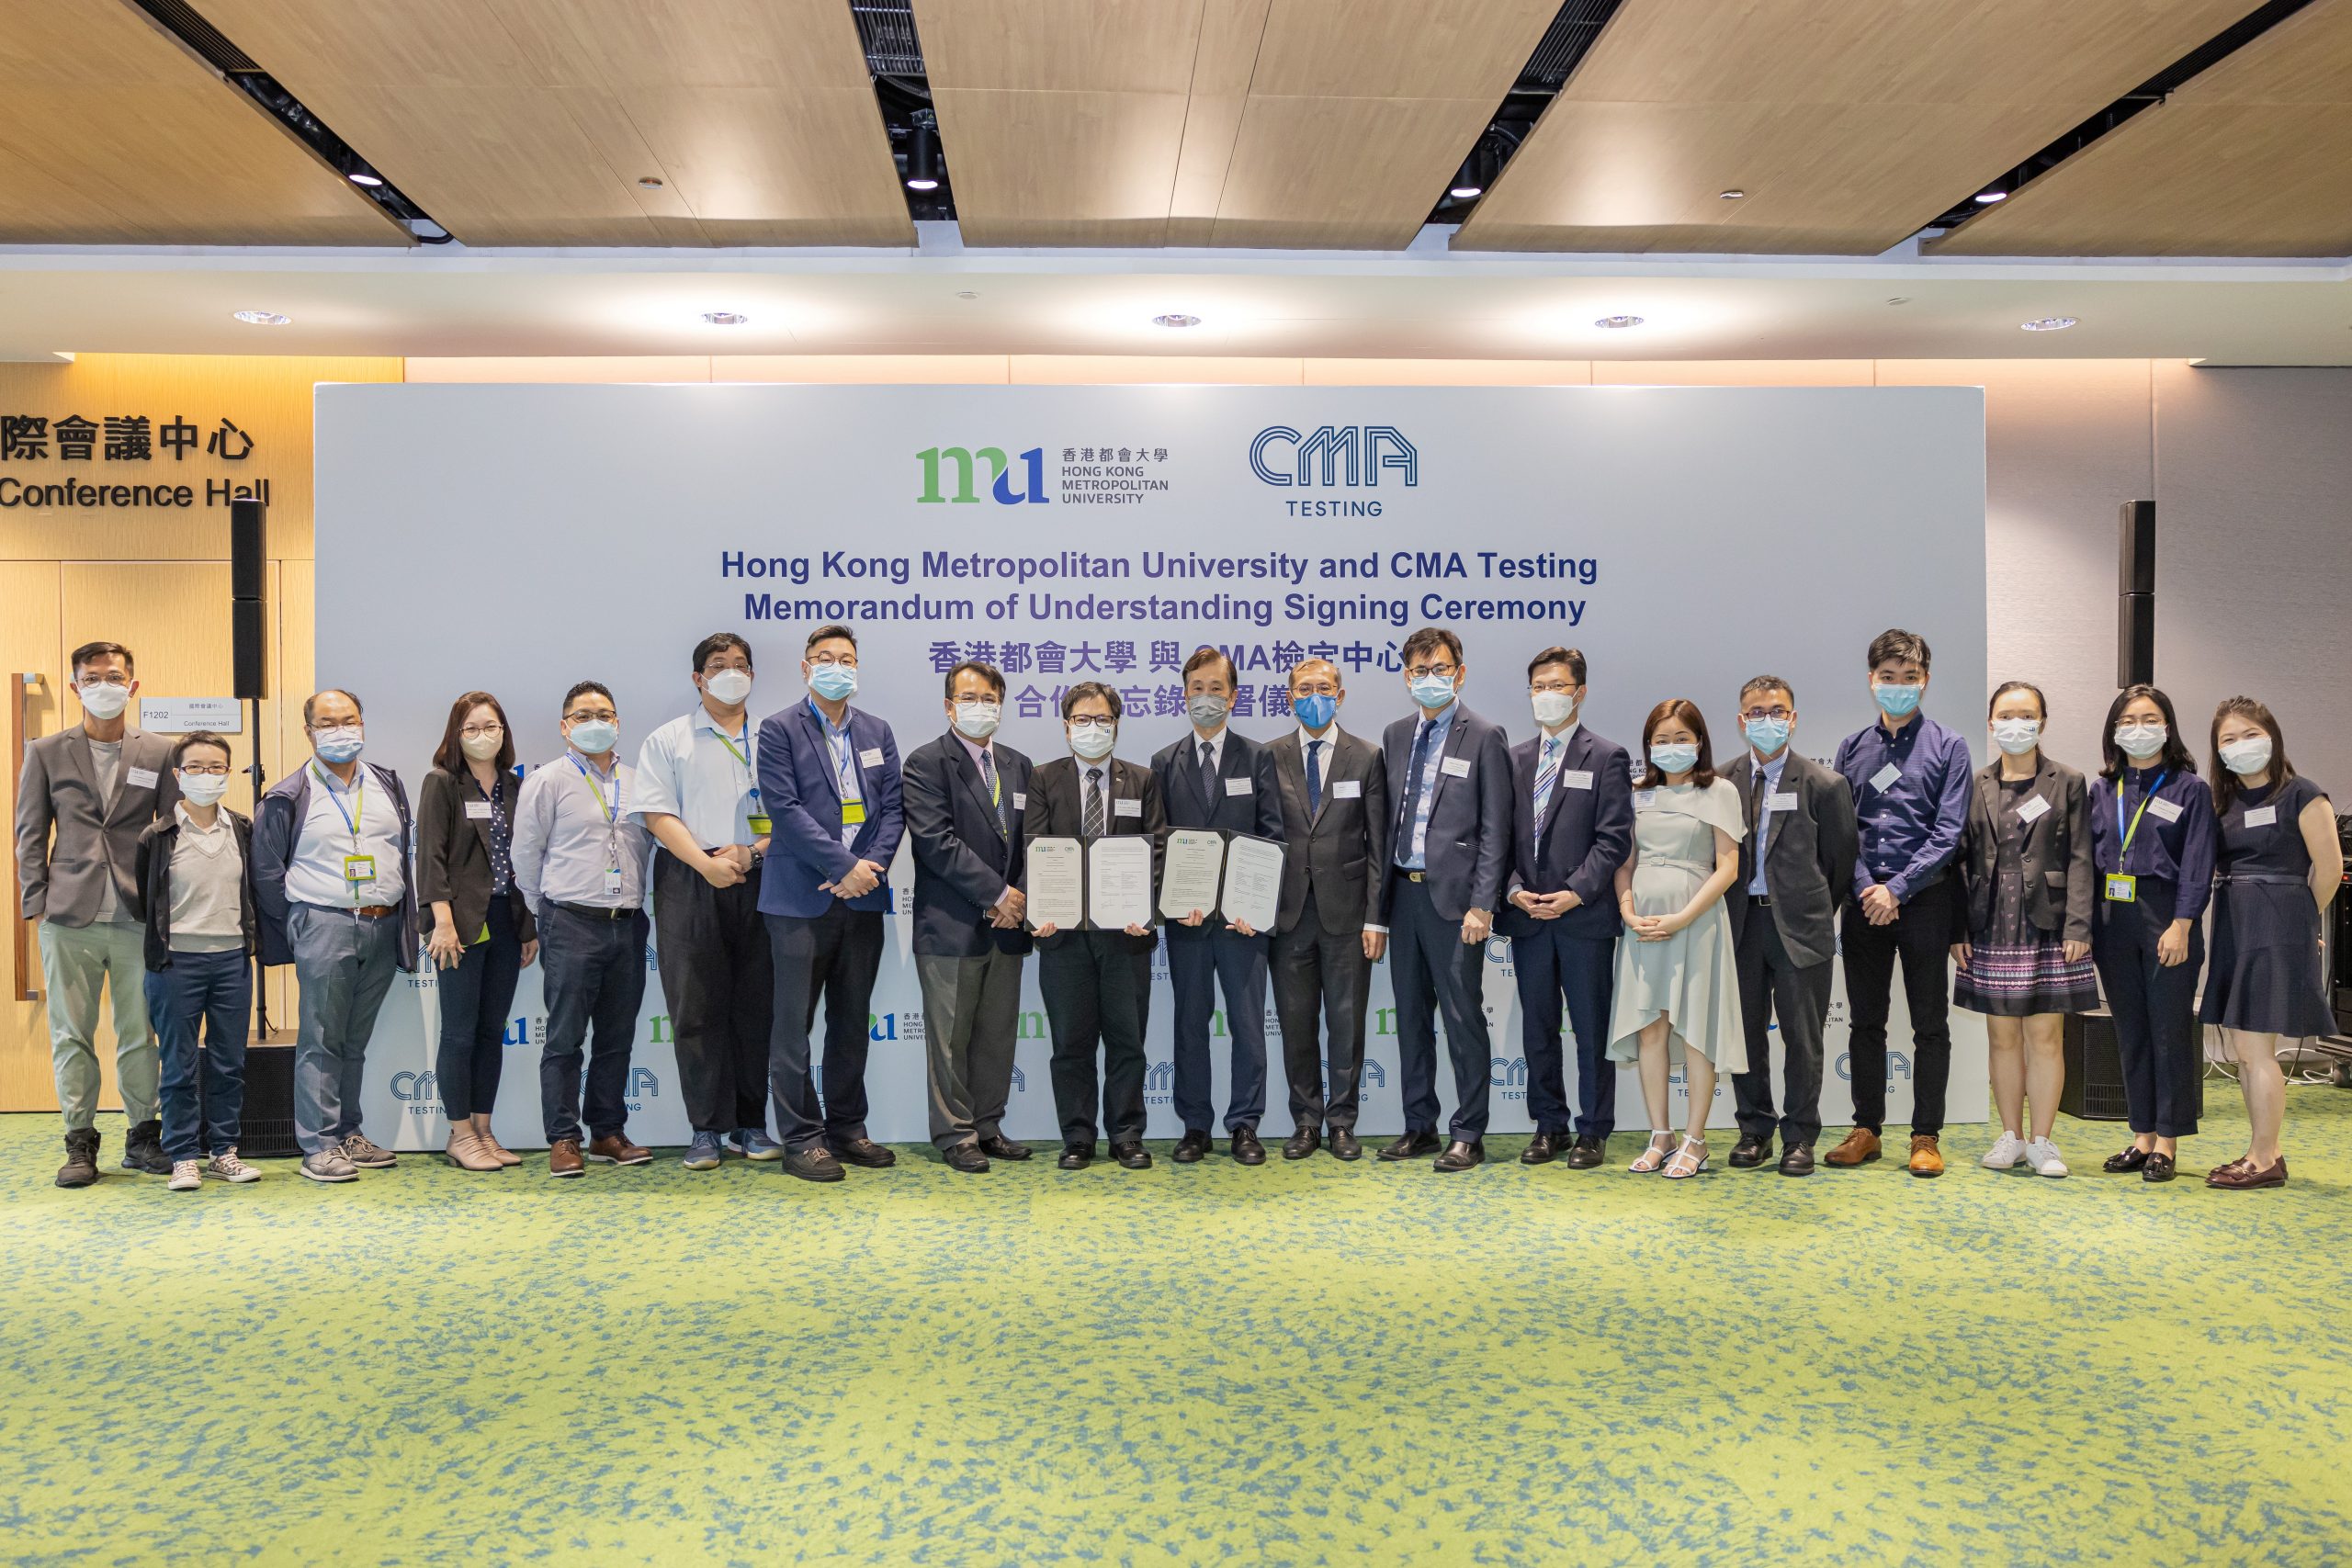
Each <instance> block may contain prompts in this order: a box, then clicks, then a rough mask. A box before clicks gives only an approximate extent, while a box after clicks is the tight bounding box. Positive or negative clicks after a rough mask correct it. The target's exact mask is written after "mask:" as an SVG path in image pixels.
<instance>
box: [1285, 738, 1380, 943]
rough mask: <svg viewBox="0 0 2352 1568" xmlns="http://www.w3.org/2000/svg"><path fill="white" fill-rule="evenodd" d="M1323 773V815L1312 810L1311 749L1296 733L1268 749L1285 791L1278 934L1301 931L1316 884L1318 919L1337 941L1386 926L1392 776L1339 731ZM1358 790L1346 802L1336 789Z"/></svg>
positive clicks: (1365, 744) (1364, 746) (1362, 744)
mask: <svg viewBox="0 0 2352 1568" xmlns="http://www.w3.org/2000/svg"><path fill="white" fill-rule="evenodd" d="M1330 739H1331V740H1332V742H1333V744H1332V745H1331V746H1330V747H1329V753H1330V755H1329V763H1328V765H1327V766H1326V767H1325V769H1324V771H1323V809H1322V810H1320V811H1317V812H1312V813H1310V812H1309V811H1308V810H1307V809H1306V746H1305V745H1304V743H1302V742H1301V741H1300V739H1299V738H1298V731H1297V730H1296V729H1295V728H1294V729H1292V730H1291V731H1290V733H1289V734H1287V735H1283V736H1278V737H1276V738H1275V739H1273V740H1272V741H1270V742H1268V743H1267V746H1266V750H1269V751H1271V752H1272V753H1273V756H1274V776H1275V778H1276V779H1277V780H1279V781H1280V783H1281V786H1282V803H1283V894H1282V912H1281V914H1280V916H1279V918H1278V919H1276V921H1275V924H1274V929H1275V930H1276V931H1292V930H1294V929H1295V928H1296V926H1297V925H1298V922H1299V920H1300V919H1302V918H1303V917H1304V916H1305V915H1306V894H1307V888H1308V885H1309V884H1310V882H1311V883H1312V885H1313V886H1314V889H1315V893H1316V898H1315V915H1316V919H1317V922H1318V923H1320V924H1321V926H1322V928H1323V930H1324V931H1325V932H1326V933H1328V934H1329V935H1331V936H1344V935H1346V934H1347V933H1348V932H1349V931H1362V930H1363V928H1364V927H1365V926H1367V925H1374V926H1376V925H1378V924H1379V923H1380V895H1381V890H1382V888H1383V887H1384V886H1385V885H1386V877H1387V872H1386V867H1387V864H1388V828H1389V818H1390V816H1391V815H1392V813H1391V812H1390V811H1389V809H1388V768H1387V765H1386V764H1385V762H1383V761H1382V760H1381V756H1380V753H1379V752H1378V751H1376V750H1374V749H1373V745H1372V742H1371V741H1369V740H1366V739H1363V737H1361V736H1355V735H1350V734H1348V733H1346V732H1345V731H1344V730H1342V729H1340V727H1339V726H1337V725H1333V726H1332V727H1331V730H1330ZM1333 784H1354V785H1355V786H1356V790H1355V793H1354V794H1353V795H1340V793H1339V792H1338V791H1336V790H1334V789H1333V788H1332V787H1331V786H1332V785H1333Z"/></svg>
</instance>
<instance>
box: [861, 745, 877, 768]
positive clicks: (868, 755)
mask: <svg viewBox="0 0 2352 1568" xmlns="http://www.w3.org/2000/svg"><path fill="white" fill-rule="evenodd" d="M857 765H858V766H859V767H861V768H878V767H880V766H881V765H882V748H881V747H879V746H868V747H867V748H866V749H865V750H863V751H860V752H859V753H858V754H857Z"/></svg>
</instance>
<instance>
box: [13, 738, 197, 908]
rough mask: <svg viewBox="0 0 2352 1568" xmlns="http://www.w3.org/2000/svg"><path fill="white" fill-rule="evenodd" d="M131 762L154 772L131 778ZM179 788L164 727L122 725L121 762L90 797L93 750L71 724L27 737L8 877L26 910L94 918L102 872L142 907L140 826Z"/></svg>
mask: <svg viewBox="0 0 2352 1568" xmlns="http://www.w3.org/2000/svg"><path fill="white" fill-rule="evenodd" d="M134 769H137V770H141V771H145V772H151V773H153V774H154V775H155V777H154V782H153V783H151V784H132V783H131V782H130V775H131V773H132V771H133V770H134ZM179 798H180V789H179V779H178V776H177V775H176V774H175V773H173V772H172V741H171V740H170V739H168V738H166V737H164V736H161V735H149V734H147V733H146V732H144V731H143V730H138V729H133V728H130V727H129V726H128V725H126V726H124V727H123V732H122V770H121V772H120V773H119V774H118V775H117V776H116V778H115V783H114V797H113V798H112V799H110V800H100V799H99V798H98V767H97V760H96V758H94V757H93V756H91V755H90V738H89V735H88V733H87V732H86V731H85V730H84V729H83V728H82V727H81V726H80V725H78V724H77V725H75V726H74V728H71V729H67V730H62V731H60V732H59V733H57V734H55V735H44V736H42V737H41V738H40V739H38V740H36V741H34V742H33V743H32V744H31V745H29V746H28V747H26V748H25V773H24V776H23V777H22V778H20V779H18V780H17V885H18V886H21V887H22V888H23V889H24V893H25V900H24V915H25V919H28V920H49V921H51V922H53V923H55V924H57V925H61V926H86V925H88V924H89V923H90V922H91V921H92V920H95V919H97V918H98V898H99V895H100V892H101V890H102V889H103V888H104V887H105V886H106V879H107V877H112V878H113V879H114V896H115V897H116V899H117V900H118V901H119V903H120V905H121V907H122V909H123V912H124V913H126V914H129V915H131V916H134V917H135V916H137V915H139V914H140V912H141V910H142V909H144V908H145V907H146V905H145V900H144V897H143V892H142V889H141V887H140V886H139V835H140V834H141V832H143V831H145V830H146V827H147V824H148V823H150V822H153V821H154V820H155V819H156V818H158V817H169V816H170V815H171V814H172V807H174V806H176V805H177V804H178V803H179ZM51 829H54V830H55V831H54V835H53V836H52V833H51Z"/></svg>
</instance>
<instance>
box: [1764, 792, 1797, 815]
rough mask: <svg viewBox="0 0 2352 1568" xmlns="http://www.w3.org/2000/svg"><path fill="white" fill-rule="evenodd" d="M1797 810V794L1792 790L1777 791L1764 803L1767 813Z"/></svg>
mask: <svg viewBox="0 0 2352 1568" xmlns="http://www.w3.org/2000/svg"><path fill="white" fill-rule="evenodd" d="M1796 808H1797V792H1796V791H1794V790H1792V789H1776V790H1774V791H1773V792H1772V794H1771V795H1770V798H1769V799H1767V800H1766V801H1765V802H1764V809H1765V810H1767V811H1794V810H1795V809H1796Z"/></svg>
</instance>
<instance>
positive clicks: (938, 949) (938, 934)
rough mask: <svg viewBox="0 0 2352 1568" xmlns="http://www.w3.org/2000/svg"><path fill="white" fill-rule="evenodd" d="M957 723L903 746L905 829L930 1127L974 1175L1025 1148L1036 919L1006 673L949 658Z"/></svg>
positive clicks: (1025, 793) (946, 1155) (955, 1162)
mask: <svg viewBox="0 0 2352 1568" xmlns="http://www.w3.org/2000/svg"><path fill="white" fill-rule="evenodd" d="M944 706H945V708H946V709H947V717H948V721H949V723H950V725H951V726H952V727H953V728H950V729H949V730H948V732H947V733H946V734H944V735H943V736H941V737H940V738H939V739H936V740H933V741H932V742H931V743H930V744H928V745H925V746H919V747H917V748H916V749H915V750H914V752H913V753H912V754H911V755H910V756H909V757H908V758H907V771H906V777H905V779H904V781H903V783H904V788H905V792H906V812H907V839H908V841H909V842H910V844H911V845H912V846H913V848H914V856H915V906H914V908H915V935H914V949H915V977H916V979H917V980H918V981H920V982H921V984H922V1038H923V1063H924V1067H925V1071H926V1076H927V1077H928V1078H929V1081H930V1085H931V1141H932V1143H933V1145H934V1146H935V1147H937V1148H938V1150H939V1152H940V1156H941V1157H942V1158H943V1159H944V1160H945V1162H946V1163H947V1166H948V1168H950V1169H953V1170H960V1171H963V1172H965V1173H966V1174H967V1175H977V1174H978V1173H979V1172H981V1171H984V1170H986V1169H988V1168H989V1158H990V1157H991V1156H993V1157H995V1158H997V1159H1016V1160H1017V1159H1027V1158H1028V1157H1029V1150H1028V1149H1027V1147H1025V1146H1024V1145H1021V1144H1016V1143H1014V1142H1013V1141H1012V1139H1011V1138H1008V1137H1006V1136H1005V1135H1004V1129H1003V1125H1002V1123H1003V1121H1004V1107H1005V1101H1006V1100H1008V1099H1009V1098H1011V1096H1012V1048H1013V1041H1014V1039H1015V1037H1016V1035H1017V1034H1018V1032H1019V1030H1020V1024H1021V961H1022V960H1023V958H1024V957H1026V956H1027V955H1028V953H1029V947H1030V942H1029V929H1028V927H1027V925H1026V924H1025V923H1024V921H1023V911H1024V910H1025V908H1026V907H1027V900H1026V898H1025V897H1023V893H1022V891H1021V874H1022V862H1021V846H1022V822H1021V818H1022V816H1023V809H1024V808H1025V807H1027V805H1028V803H1029V759H1028V758H1026V757H1024V756H1023V755H1022V754H1021V753H1020V752H1018V751H1016V750H1013V749H1012V747H1010V746H1005V745H1001V744H999V743H998V742H997V740H996V739H994V737H995V735H996V728H997V723H998V721H999V719H1001V717H1002V716H1003V713H1004V677H1003V675H1001V673H999V672H998V671H997V669H996V667H995V666H994V665H990V664H983V663H980V662H979V661H978V660H965V661H964V662H963V663H961V664H958V665H957V666H956V668H955V669H953V670H950V671H948V672H947V693H946V698H945V701H944Z"/></svg>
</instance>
